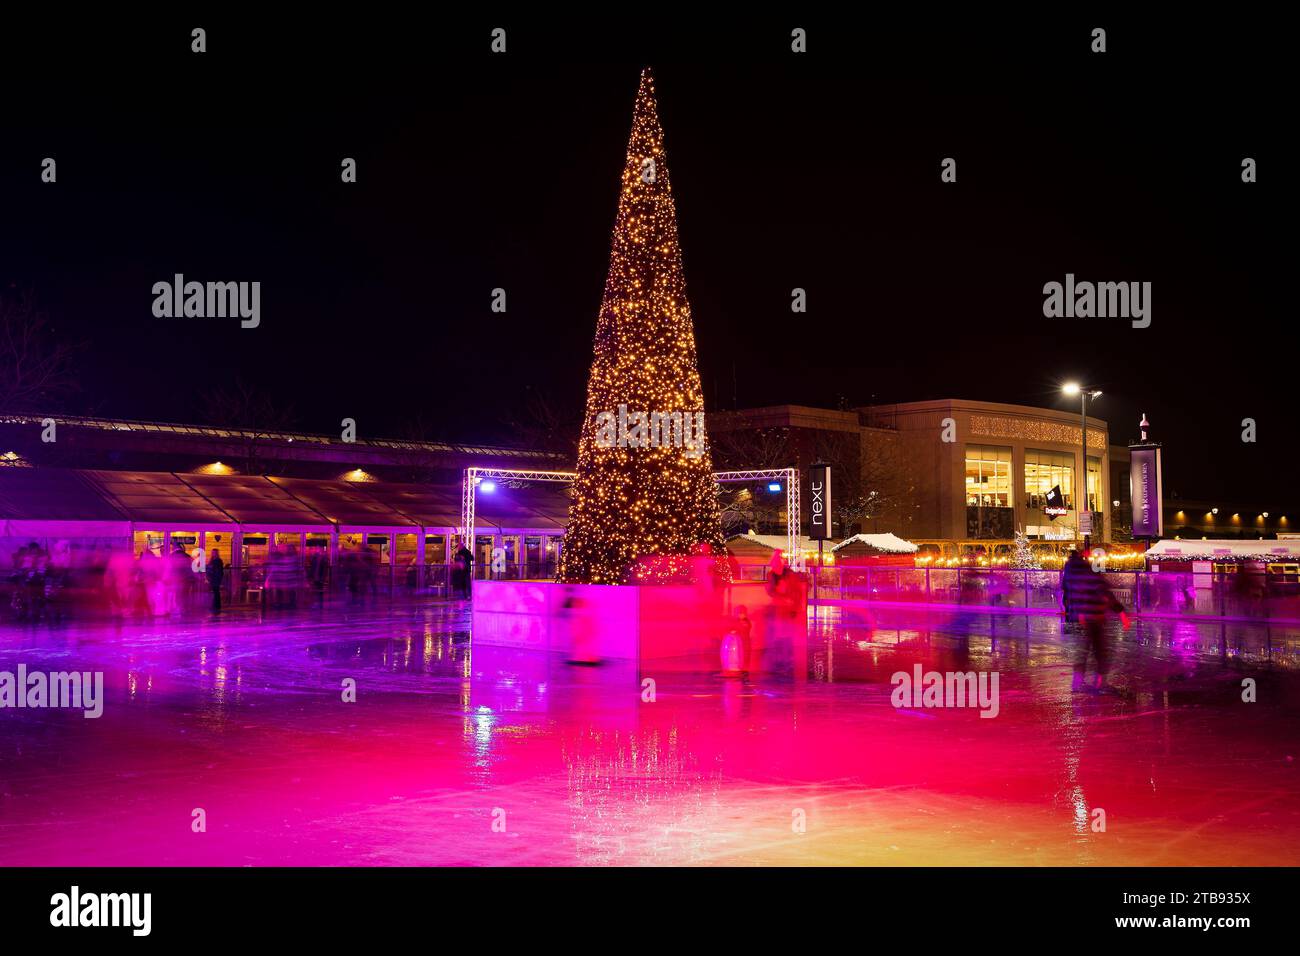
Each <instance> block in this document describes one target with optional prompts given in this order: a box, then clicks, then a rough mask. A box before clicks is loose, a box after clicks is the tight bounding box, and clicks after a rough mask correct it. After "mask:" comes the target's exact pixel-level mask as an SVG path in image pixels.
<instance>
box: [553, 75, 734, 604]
mask: <svg viewBox="0 0 1300 956" xmlns="http://www.w3.org/2000/svg"><path fill="white" fill-rule="evenodd" d="M663 140H664V137H663V130H662V128H661V127H660V125H659V115H658V110H657V107H656V105H655V92H654V78H653V77H652V76H651V73H650V71H649V69H646V70H644V71H643V72H642V73H641V85H640V89H639V90H638V91H637V98H636V106H635V108H634V110H633V115H632V134H631V137H630V138H629V141H628V148H627V161H626V162H625V163H624V166H623V177H622V191H621V193H620V195H619V202H618V217H617V219H616V220H615V224H614V237H613V242H612V244H611V249H610V258H609V275H608V277H607V279H606V280H605V294H604V297H603V299H602V301H601V308H600V316H599V318H598V320H597V323H596V339H595V347H594V357H593V360H592V365H591V375H590V378H589V379H588V382H587V405H586V416H585V418H584V419H583V424H582V435H581V438H580V439H579V443H578V467H577V478H576V480H575V482H574V501H573V505H572V507H571V508H570V511H569V525H568V530H567V532H566V534H565V537H564V550H563V552H562V553H561V558H560V568H559V579H560V580H561V581H563V582H566V583H571V584H624V583H629V582H634V581H635V582H655V583H662V582H666V581H671V580H677V579H681V578H682V577H684V576H689V573H690V569H691V568H695V569H696V572H697V573H698V570H699V562H700V560H701V558H700V555H701V553H702V551H707V553H708V554H711V555H713V556H715V561H714V562H713V563H714V564H716V566H717V567H716V570H717V572H718V573H721V574H723V575H724V576H725V573H726V563H725V562H724V561H720V560H717V558H718V557H720V556H722V555H724V554H725V548H724V545H723V537H722V522H721V517H720V512H719V508H718V498H717V485H716V483H715V481H714V479H713V465H712V456H711V455H710V453H709V449H708V443H707V439H706V438H705V437H704V436H703V435H700V436H699V441H697V442H688V443H683V442H677V441H674V440H673V438H674V437H676V435H680V428H679V429H678V430H677V432H676V433H674V432H673V430H671V429H668V428H664V429H662V430H661V429H659V428H657V427H656V428H650V427H648V423H649V422H650V421H651V420H656V421H658V420H665V419H664V417H665V416H667V417H672V416H678V415H679V416H680V418H678V419H676V420H678V421H680V420H682V419H687V420H688V421H689V420H693V419H694V417H695V416H696V415H697V413H702V412H703V411H704V396H703V389H702V388H701V385H700V373H699V367H698V365H697V363H696V353H695V330H694V327H693V325H692V322H691V310H690V305H689V304H688V303H687V300H686V280H685V277H684V276H683V274H682V261H681V249H680V247H679V245H678V239H677V212H676V208H675V206H674V204H673V196H672V189H671V187H670V184H669V178H668V166H667V162H666V157H665V154H664V141H663ZM623 407H625V408H626V409H630V410H632V415H627V414H626V413H625V412H624V411H622V410H621V409H622V408H623ZM614 413H617V414H618V416H619V426H618V434H617V436H616V439H617V440H614V441H610V440H609V439H610V435H609V433H608V431H607V429H606V428H603V427H601V425H602V424H605V425H607V424H608V423H609V421H610V420H611V415H612V414H614ZM637 415H644V416H645V417H644V418H637V417H636V416H637ZM688 416H689V419H688ZM629 418H630V419H632V421H633V422H634V424H633V427H631V428H630V429H629V428H627V427H626V426H625V425H624V424H623V423H624V422H625V421H626V420H628V419H629ZM637 423H639V424H637ZM702 545H703V546H705V547H702ZM693 556H694V557H693ZM705 563H709V562H707V561H706V562H705Z"/></svg>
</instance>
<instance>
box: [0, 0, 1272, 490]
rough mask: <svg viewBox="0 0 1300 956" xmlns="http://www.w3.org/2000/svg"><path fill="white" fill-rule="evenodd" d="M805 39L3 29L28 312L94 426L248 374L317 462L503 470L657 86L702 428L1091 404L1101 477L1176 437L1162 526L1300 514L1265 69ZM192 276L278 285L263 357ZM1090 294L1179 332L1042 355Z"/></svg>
mask: <svg viewBox="0 0 1300 956" xmlns="http://www.w3.org/2000/svg"><path fill="white" fill-rule="evenodd" d="M649 16H650V14H647V18H648V17H649ZM792 17H793V20H790V18H788V17H787V18H783V19H781V20H780V21H779V22H763V23H760V22H758V21H756V20H754V19H752V18H751V19H747V20H746V21H745V23H744V24H743V26H737V25H730V26H727V27H716V26H703V25H698V26H695V27H694V32H692V33H690V34H689V35H688V34H687V33H686V32H685V31H684V30H683V29H680V28H677V27H674V26H672V25H670V24H664V23H657V24H654V25H652V24H649V23H645V22H640V23H639V22H637V21H635V20H631V21H628V22H624V23H618V24H615V23H613V22H612V21H611V22H608V23H605V22H601V23H598V24H592V23H590V22H588V23H587V24H586V25H585V26H581V27H579V26H576V25H574V24H572V23H568V22H563V23H552V24H550V25H548V26H546V27H545V28H540V27H538V26H537V25H535V24H531V23H526V22H524V21H520V20H518V19H516V18H512V17H508V16H503V17H501V18H500V19H501V23H500V24H498V23H497V22H496V21H495V20H493V19H492V17H491V16H487V17H486V18H480V19H477V20H474V21H468V22H463V23H462V22H456V23H453V22H452V21H451V20H446V21H443V22H440V23H439V24H438V25H436V26H433V25H419V26H417V25H415V24H408V23H406V22H405V21H403V20H400V19H392V20H388V21H385V22H375V23H370V24H361V25H356V24H354V23H352V22H351V20H346V21H343V22H342V23H341V25H338V26H330V25H324V26H321V25H307V26H303V25H302V24H298V25H292V26H290V25H278V26H271V25H267V24H266V23H265V22H264V21H262V20H249V21H244V22H240V21H235V20H218V19H215V18H206V17H200V16H195V17H193V18H192V19H194V21H195V22H194V23H189V22H188V21H186V22H171V23H167V22H156V21H150V22H148V23H147V24H146V23H139V24H123V23H121V22H118V23H116V24H115V25H114V26H112V27H110V26H108V25H106V24H81V25H69V24H55V23H50V22H46V23H43V24H33V25H28V24H23V25H18V24H15V23H11V24H9V26H8V28H7V29H6V30H5V31H4V32H3V34H0V36H3V39H2V40H0V54H3V55H2V56H0V78H2V79H3V81H4V84H5V89H6V90H7V91H8V92H9V95H8V96H7V97H6V100H7V102H6V105H5V113H6V116H5V121H4V125H3V129H2V130H0V210H2V211H0V282H2V283H3V285H4V286H5V287H9V286H10V285H11V284H13V285H16V286H18V287H23V288H30V289H31V290H32V291H33V292H34V293H35V294H36V296H37V297H38V299H39V301H40V303H41V305H42V306H43V307H44V308H45V310H46V311H47V312H48V313H49V314H50V316H51V318H52V320H53V323H54V325H55V328H56V329H57V333H58V334H59V335H60V336H61V337H64V338H66V339H68V340H78V341H84V342H85V343H86V344H87V348H86V350H85V351H84V352H83V353H82V354H81V355H80V357H79V359H78V362H79V367H80V369H81V373H82V387H81V391H80V393H79V394H78V395H76V396H74V397H73V398H72V399H71V400H69V401H68V402H67V403H65V405H66V407H65V409H64V410H66V411H69V412H82V413H89V414H98V415H114V416H121V417H129V418H142V419H153V420H162V421H194V420H196V418H197V416H198V409H199V399H200V397H201V396H202V394H203V393H204V391H205V390H207V389H210V388H211V387H212V386H213V384H214V383H220V382H226V381H229V380H232V379H233V378H234V377H235V376H236V375H237V374H238V375H241V376H243V378H244V379H245V380H247V381H250V382H253V383H255V384H257V385H258V386H260V387H261V388H263V389H265V390H267V391H268V392H270V393H272V394H273V395H274V396H275V397H276V398H277V400H278V401H280V402H282V403H283V404H285V405H292V406H293V407H294V409H295V410H296V413H297V421H298V425H299V426H300V427H301V428H303V429H306V430H310V431H321V432H337V431H338V429H339V421H340V419H342V418H344V417H352V418H355V419H356V420H357V422H358V423H359V428H360V431H361V434H362V435H369V436H392V435H398V434H400V433H401V432H402V431H403V429H404V428H406V427H407V425H408V424H409V423H411V422H412V421H415V420H417V419H422V420H423V421H424V422H425V423H427V424H429V425H430V426H431V428H432V432H433V434H435V435H438V436H441V437H447V438H455V439H484V440H488V439H490V440H497V441H509V439H510V434H509V431H508V430H507V429H506V428H504V427H503V423H504V422H505V421H506V420H507V419H508V418H509V416H510V414H511V411H512V410H513V409H518V408H519V407H521V405H522V404H523V403H524V401H525V399H526V397H527V395H528V391H529V390H530V389H535V390H538V391H541V392H544V393H549V394H551V395H553V396H555V397H556V398H557V399H558V400H560V401H562V402H564V401H567V402H571V403H577V402H578V401H579V399H580V398H581V396H582V394H583V390H584V388H585V383H586V370H587V366H588V363H589V360H590V354H591V339H592V333H593V331H594V326H595V319H596V314H597V309H598V306H599V302H600V296H601V291H602V288H603V285H604V280H605V272H606V268H607V265H608V252H609V238H610V230H611V227H612V225H613V219H614V212H615V208H616V203H617V192H618V176H619V173H620V170H621V166H622V163H623V157H624V149H625V146H626V140H627V135H628V129H629V124H630V120H631V110H632V103H633V97H634V94H635V92H636V84H637V75H638V72H639V70H640V68H641V67H642V66H643V65H645V64H649V65H651V66H653V67H654V69H655V71H656V79H657V86H658V93H659V108H660V116H661V119H662V122H663V126H664V129H665V135H666V144H667V149H668V165H669V168H670V170H671V174H672V182H673V188H674V192H675V195H676V199H677V212H678V222H679V227H680V232H681V238H682V246H683V250H684V256H685V267H686V275H687V280H688V284H689V293H690V298H691V304H692V308H693V312H694V317H695V324H696V333H697V338H698V343H699V355H700V366H701V374H702V376H703V379H704V383H705V389H706V395H707V398H708V402H709V407H710V408H711V409H712V408H730V407H732V406H733V404H738V405H739V406H740V407H747V406H755V405H762V404H781V403H802V404H811V405H822V406H835V405H837V404H840V403H841V402H843V403H845V404H847V405H849V406H852V405H861V404H868V403H872V402H891V401H910V400H920V399H926V398H941V397H956V398H970V399H982V400H991V401H1007V402H1016V403H1023V404H1030V405H1048V406H1058V407H1062V408H1067V407H1071V408H1077V405H1074V404H1072V403H1071V402H1069V401H1068V400H1066V399H1064V398H1062V397H1061V396H1060V395H1059V383H1060V382H1062V381H1064V380H1066V379H1069V378H1078V379H1081V380H1085V381H1088V382H1090V383H1092V384H1094V385H1096V386H1098V387H1101V388H1103V389H1104V390H1105V396H1104V397H1103V398H1102V399H1101V400H1100V401H1099V403H1098V404H1097V406H1096V407H1095V410H1094V411H1095V414H1096V415H1097V416H1098V417H1100V418H1104V419H1106V420H1108V421H1109V422H1110V425H1111V437H1112V440H1113V441H1115V442H1117V443H1122V442H1126V441H1127V440H1129V439H1130V438H1133V437H1136V422H1137V419H1138V417H1139V415H1140V413H1141V412H1146V413H1147V415H1148V416H1149V417H1150V418H1151V419H1152V421H1153V423H1154V425H1155V431H1154V436H1153V437H1156V438H1158V439H1162V440H1163V441H1164V442H1165V443H1166V448H1167V450H1166V459H1165V460H1166V468H1167V470H1168V480H1167V486H1166V488H1167V491H1170V492H1172V493H1173V494H1175V495H1180V496H1185V497H1214V496H1226V500H1228V501H1231V500H1239V501H1243V502H1250V503H1256V504H1259V505H1260V506H1262V507H1269V506H1270V505H1272V506H1274V507H1276V508H1277V509H1278V510H1279V511H1283V510H1285V509H1286V508H1287V507H1293V506H1294V505H1295V504H1296V503H1297V498H1296V494H1295V491H1294V487H1295V481H1294V477H1293V476H1294V465H1295V458H1296V454H1295V451H1294V446H1295V442H1296V438H1297V434H1296V425H1295V417H1294V411H1293V410H1292V409H1293V406H1294V402H1295V374H1296V372H1295V369H1296V364H1295V350H1294V347H1293V343H1292V339H1293V336H1292V335H1291V334H1290V330H1291V326H1292V324H1293V322H1294V321H1295V317H1294V313H1293V311H1292V310H1293V303H1292V301H1291V299H1290V298H1289V297H1286V296H1284V294H1283V290H1284V284H1285V283H1286V282H1288V281H1289V279H1290V276H1291V271H1292V270H1291V266H1292V262H1291V259H1290V256H1289V255H1287V256H1286V258H1285V259H1284V247H1283V244H1282V243H1281V242H1280V241H1279V237H1280V235H1281V233H1282V228H1281V227H1282V222H1283V221H1284V217H1286V220H1289V219H1290V216H1289V214H1288V212H1287V208H1288V207H1289V205H1290V203H1289V197H1288V201H1287V202H1284V201H1283V196H1282V194H1281V185H1280V184H1281V183H1282V181H1283V180H1284V179H1285V178H1286V177H1288V176H1289V175H1290V172H1289V170H1288V169H1287V168H1286V166H1285V165H1284V163H1285V160H1284V158H1283V156H1282V154H1281V152H1280V150H1279V149H1278V146H1279V145H1280V144H1279V143H1278V142H1277V140H1278V138H1279V137H1280V136H1281V135H1282V133H1281V131H1280V130H1281V128H1282V127H1284V126H1285V125H1286V124H1288V123H1289V120H1288V119H1287V118H1286V117H1288V116H1289V113H1290V109H1289V108H1284V107H1283V97H1282V95H1281V94H1282V90H1283V89H1284V87H1283V85H1282V80H1281V76H1280V69H1281V60H1279V59H1274V55H1273V52H1272V51H1271V50H1268V49H1263V48H1261V47H1259V46H1257V44H1258V43H1259V39H1258V36H1256V37H1255V38H1253V39H1248V38H1246V37H1245V36H1244V35H1242V36H1237V35H1236V34H1234V33H1233V32H1232V30H1231V29H1226V28H1223V27H1222V25H1220V24H1209V23H1202V24H1195V23H1189V24H1187V25H1186V26H1184V27H1179V28H1176V29H1171V28H1168V27H1164V28H1162V29H1159V30H1157V29H1152V28H1148V27H1145V26H1143V27H1138V26H1131V25H1126V24H1124V23H1122V22H1120V21H1118V20H1114V21H1109V22H1108V23H1099V24H1094V23H1092V22H1091V21H1088V20H1078V21H1074V22H1065V21H1063V22H1058V23H1050V24H1049V23H1046V22H1029V23H1023V22H1022V23H1018V24H1016V26H1015V28H1014V29H1012V28H1010V27H1008V26H1007V24H1006V23H999V22H997V21H995V20H980V21H974V20H972V21H967V22H962V23H958V22H946V21H943V20H942V19H940V18H938V17H936V18H935V22H927V23H924V24H921V23H912V24H909V25H900V24H883V23H874V24H873V23H863V24H861V25H854V26H853V27H852V28H850V26H849V24H848V22H847V21H846V22H844V23H838V22H836V21H835V20H833V19H830V18H828V17H826V16H822V17H819V18H817V19H812V18H809V17H804V16H802V15H799V16H794V15H793V14H792ZM787 20H790V22H786V21H787ZM195 25H205V26H206V27H207V29H208V33H209V40H208V43H209V52H207V53H206V54H203V55H194V54H191V53H190V52H189V42H190V41H189V30H190V28H191V27H192V26H195ZM496 25H503V26H505V27H506V28H507V30H508V31H509V32H508V37H509V40H508V42H509V52H508V53H507V54H506V55H504V56H493V55H491V54H490V53H489V52H488V33H489V31H490V29H491V27H492V26H496ZM793 25H803V26H806V27H807V29H808V30H809V37H810V40H809V46H810V52H809V53H808V54H806V55H804V56H795V55H793V54H790V53H789V52H788V49H789V46H788V44H789V30H790V27H791V26H793ZM1095 25H1102V26H1109V36H1108V43H1109V50H1108V52H1107V53H1106V54H1104V55H1095V54H1091V53H1090V52H1089V50H1088V43H1089V32H1090V29H1091V27H1092V26H1095ZM1255 26H1256V28H1257V29H1259V28H1260V24H1258V23H1257V24H1256V25H1255ZM1263 32H1265V33H1267V32H1268V31H1267V30H1264V31H1263ZM45 156H53V157H55V158H56V160H57V162H58V182H57V183H56V184H54V185H49V184H43V183H41V182H40V179H39V173H40V162H41V159H42V158H43V157H45ZM345 156H351V157H355V158H356V159H357V161H358V179H359V181H358V183H357V184H355V185H345V184H343V183H341V182H340V181H339V164H340V161H341V159H342V158H343V157H345ZM947 156H951V157H954V158H956V160H957V163H958V181H957V183H956V184H944V183H941V182H940V179H939V164H940V161H941V160H942V159H943V158H944V157H947ZM1246 156H1251V157H1254V158H1255V159H1256V160H1257V161H1258V163H1259V178H1260V181H1259V182H1258V183H1255V184H1251V185H1247V184H1243V183H1242V182H1241V176H1240V171H1241V160H1242V158H1243V157H1246ZM1271 160H1272V161H1271ZM1286 252H1287V253H1289V252H1290V249H1289V248H1288V249H1287V250H1286ZM177 272H180V273H184V274H185V276H186V277H187V278H189V279H197V280H200V281H204V280H222V281H225V280H248V281H251V280H258V281H260V282H261V283H262V323H261V327H260V328H258V329H254V330H244V329H241V328H240V327H239V323H238V321H232V320H224V321H223V320H195V319H189V320H185V319H174V320H165V319H157V318H155V317H154V316H153V314H152V312H151V304H152V300H153V297H152V294H151V287H152V285H153V283H154V282H156V281H160V280H169V279H170V278H171V277H172V275H173V274H174V273H177ZM1067 272H1073V273H1075V275H1076V276H1077V277H1078V278H1079V279H1088V280H1093V281H1149V282H1151V283H1152V284H1153V296H1152V299H1153V301H1152V305H1153V313H1152V325H1151V327H1150V328H1148V329H1145V330H1139V329H1133V328H1131V327H1130V326H1129V323H1128V322H1127V321H1123V320H1118V319H1108V320H1101V319H1092V320H1074V321H1070V320H1058V321H1052V320H1048V319H1045V318H1044V317H1043V314H1042V302H1043V295H1042V287H1043V284H1044V283H1045V282H1048V281H1052V280H1056V281H1061V280H1063V279H1064V276H1065V274H1066V273H1067ZM494 287H502V288H504V289H505V290H506V292H507V295H508V312H507V313H506V314H504V315H500V314H494V313H492V312H491V311H490V308H489V305H490V296H491V290H492V289H493V288H494ZM794 287H803V288H805V289H806V290H807V293H808V302H809V312H808V314H807V315H806V316H793V315H792V314H791V312H790V290H791V289H792V288H794ZM818 335H822V336H825V339H824V340H820V344H819V340H818V339H817V337H816V336H818ZM1247 417H1250V418H1254V419H1255V420H1256V422H1257V425H1258V436H1259V439H1258V442H1257V443H1256V444H1253V445H1249V444H1243V442H1242V441H1241V420H1242V419H1243V418H1247Z"/></svg>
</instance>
